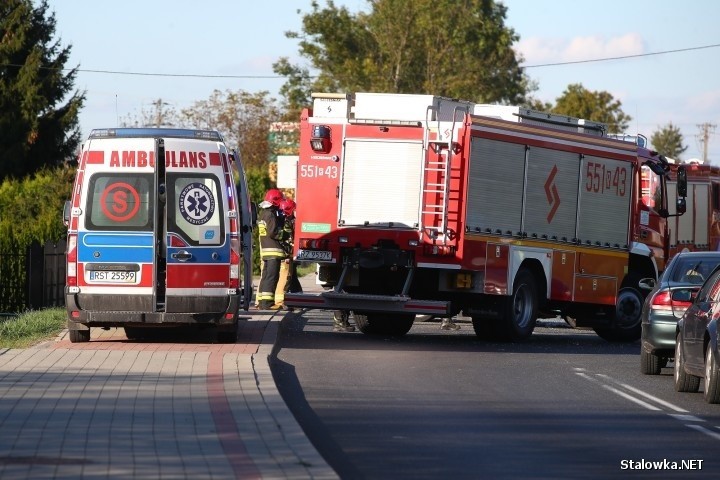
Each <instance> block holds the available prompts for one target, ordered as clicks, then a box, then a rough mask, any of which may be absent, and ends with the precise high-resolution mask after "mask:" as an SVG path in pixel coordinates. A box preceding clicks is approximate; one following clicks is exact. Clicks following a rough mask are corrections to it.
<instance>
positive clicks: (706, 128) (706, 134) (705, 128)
mask: <svg viewBox="0 0 720 480" xmlns="http://www.w3.org/2000/svg"><path fill="white" fill-rule="evenodd" d="M715 127H717V125H715V124H713V123H707V122H705V123H703V124H702V125H698V128H699V129H700V130H702V134H701V135H702V138H701V139H700V141H701V142H702V144H703V155H702V163H703V165H707V163H708V158H707V157H708V155H707V153H708V143H709V141H710V134H711V133H715ZM710 130H712V132H711V131H710Z"/></svg>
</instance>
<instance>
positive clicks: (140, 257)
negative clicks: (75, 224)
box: [77, 232, 154, 263]
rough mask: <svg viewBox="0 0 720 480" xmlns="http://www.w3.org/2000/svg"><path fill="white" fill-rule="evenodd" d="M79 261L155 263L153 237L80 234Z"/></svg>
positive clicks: (143, 235)
mask: <svg viewBox="0 0 720 480" xmlns="http://www.w3.org/2000/svg"><path fill="white" fill-rule="evenodd" d="M77 250H78V261H79V262H81V263H88V262H137V263H152V262H153V256H154V253H153V235H152V233H148V234H118V233H95V232H93V233H87V232H79V233H78V248H77Z"/></svg>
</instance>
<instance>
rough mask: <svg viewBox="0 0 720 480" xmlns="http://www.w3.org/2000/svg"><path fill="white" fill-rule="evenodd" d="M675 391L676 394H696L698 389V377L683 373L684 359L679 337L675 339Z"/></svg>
mask: <svg viewBox="0 0 720 480" xmlns="http://www.w3.org/2000/svg"><path fill="white" fill-rule="evenodd" d="M674 377H675V391H676V392H697V391H698V389H699V388H700V377H696V376H695V375H690V374H689V373H687V372H686V371H685V359H684V355H683V346H682V338H681V336H680V335H678V336H677V338H676V339H675V371H674Z"/></svg>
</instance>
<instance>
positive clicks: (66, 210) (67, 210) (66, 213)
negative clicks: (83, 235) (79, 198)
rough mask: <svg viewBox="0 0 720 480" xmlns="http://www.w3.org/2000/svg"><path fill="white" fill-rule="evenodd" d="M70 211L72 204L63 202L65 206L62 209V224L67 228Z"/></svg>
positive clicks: (66, 201) (67, 201)
mask: <svg viewBox="0 0 720 480" xmlns="http://www.w3.org/2000/svg"><path fill="white" fill-rule="evenodd" d="M71 211H72V202H71V201H70V200H65V206H64V207H63V224H65V226H66V227H67V226H68V225H70V212H71Z"/></svg>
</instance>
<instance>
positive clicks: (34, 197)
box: [0, 166, 75, 250]
mask: <svg viewBox="0 0 720 480" xmlns="http://www.w3.org/2000/svg"><path fill="white" fill-rule="evenodd" d="M74 174H75V171H74V169H73V168H69V167H65V166H60V167H53V168H43V169H42V170H39V171H37V172H35V173H34V174H33V175H28V176H25V177H23V178H22V179H19V180H18V179H12V178H6V179H5V180H3V181H2V182H1V183H0V250H2V249H3V246H7V245H8V243H6V242H12V243H13V244H14V245H17V246H19V247H21V248H24V247H26V246H27V245H29V244H30V243H31V242H33V241H37V242H40V243H44V242H46V241H49V240H59V239H60V238H62V237H64V236H65V233H66V228H65V226H64V225H63V223H62V211H63V204H64V203H65V200H69V199H70V194H71V192H72V180H73V176H74Z"/></svg>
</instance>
